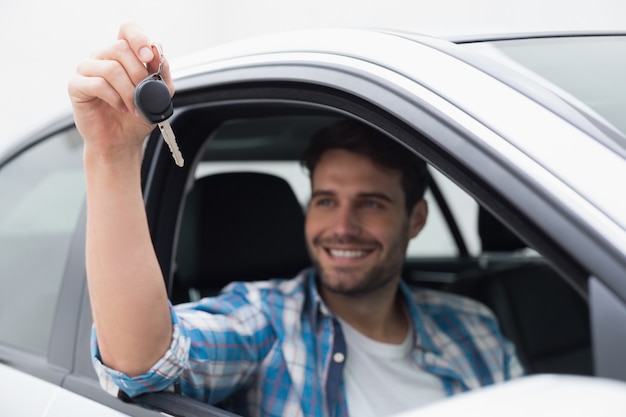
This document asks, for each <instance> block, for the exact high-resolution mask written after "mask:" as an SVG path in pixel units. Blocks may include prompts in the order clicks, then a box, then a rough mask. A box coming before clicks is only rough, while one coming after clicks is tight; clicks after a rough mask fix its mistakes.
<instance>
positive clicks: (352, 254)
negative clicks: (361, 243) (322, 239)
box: [330, 249, 366, 258]
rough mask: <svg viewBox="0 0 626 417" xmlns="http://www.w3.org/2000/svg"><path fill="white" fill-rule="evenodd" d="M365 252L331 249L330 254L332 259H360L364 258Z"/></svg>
mask: <svg viewBox="0 0 626 417" xmlns="http://www.w3.org/2000/svg"><path fill="white" fill-rule="evenodd" d="M365 253H366V252H365V251H362V250H338V249H331V250H330V254H331V255H332V256H333V257H334V258H362V257H364V256H365Z"/></svg>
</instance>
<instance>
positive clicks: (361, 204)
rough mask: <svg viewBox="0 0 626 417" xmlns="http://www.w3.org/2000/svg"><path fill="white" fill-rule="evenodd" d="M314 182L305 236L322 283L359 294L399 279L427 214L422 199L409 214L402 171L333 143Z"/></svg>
mask: <svg viewBox="0 0 626 417" xmlns="http://www.w3.org/2000/svg"><path fill="white" fill-rule="evenodd" d="M311 188H312V196H311V202H310V203H309V208H308V213H307V217H306V239H307V246H308V249H309V253H310V255H311V259H312V260H313V264H314V265H315V266H316V267H317V269H318V271H319V275H320V278H321V284H322V286H323V287H324V289H326V290H329V291H332V292H335V293H341V294H345V295H353V296H359V295H364V294H368V293H371V292H373V291H375V290H377V289H378V288H381V287H383V286H385V285H388V284H389V283H391V282H393V281H394V280H396V279H398V278H399V277H400V272H401V269H402V263H403V261H404V255H405V252H406V248H407V245H408V242H409V240H410V239H412V238H413V237H415V236H416V235H417V233H419V231H420V230H421V229H422V227H423V225H424V222H425V221H426V214H427V213H426V212H427V208H426V203H425V202H424V201H421V202H420V203H418V204H417V205H416V207H415V208H414V209H413V211H412V213H409V214H407V212H406V208H405V196H404V192H403V190H402V186H401V174H400V172H399V171H393V170H387V169H383V168H380V167H378V166H376V165H374V164H373V163H372V161H371V160H370V159H369V158H367V157H365V156H362V155H359V154H355V153H352V152H348V151H345V150H340V149H333V150H329V151H327V152H326V153H324V154H323V155H322V158H321V159H320V161H319V163H318V164H317V166H316V168H315V171H314V173H313V176H312V178H311Z"/></svg>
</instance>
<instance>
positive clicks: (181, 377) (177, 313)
mask: <svg viewBox="0 0 626 417" xmlns="http://www.w3.org/2000/svg"><path fill="white" fill-rule="evenodd" d="M257 292H258V291H252V292H251V291H250V290H249V289H248V288H247V286H246V285H245V284H241V285H238V286H233V287H231V288H230V289H229V291H228V293H226V294H223V295H220V296H219V297H212V298H205V299H202V300H200V301H199V302H195V303H186V304H182V305H177V306H174V307H172V306H170V311H171V318H172V326H173V336H172V342H171V344H170V347H169V349H168V350H167V352H166V353H165V354H164V356H163V357H162V358H161V359H160V360H159V361H158V362H157V363H155V364H154V366H153V367H152V368H151V369H150V370H149V371H148V372H146V373H145V374H144V375H139V376H136V377H129V376H128V375H125V374H124V373H122V372H119V371H117V370H114V369H111V368H109V367H107V366H106V365H105V364H103V363H102V361H101V359H100V355H99V350H98V344H97V339H96V334H95V329H94V331H92V357H93V363H94V368H95V370H96V373H97V375H98V378H99V380H100V384H101V386H102V387H103V388H104V389H105V390H106V391H107V392H109V393H111V394H113V395H116V394H117V393H118V390H120V389H121V390H122V391H124V393H125V394H127V395H128V396H130V397H134V396H137V395H139V394H142V393H146V392H155V391H162V390H166V389H168V388H169V387H171V386H173V384H174V383H175V382H180V385H181V389H182V392H183V393H184V394H185V395H188V396H191V397H193V398H196V399H198V400H201V401H205V402H208V403H216V402H219V401H221V400H222V399H224V398H226V397H227V396H228V395H230V394H232V393H233V392H234V391H236V390H237V389H238V388H239V387H241V386H243V385H244V384H246V383H247V381H248V380H249V378H250V377H251V375H253V374H254V373H255V371H256V370H257V368H258V366H259V364H260V363H261V361H262V360H263V358H265V356H266V355H267V354H268V352H269V351H270V350H271V349H272V347H273V346H274V342H275V341H276V339H277V338H276V334H275V331H274V328H273V326H272V322H271V320H270V319H269V318H268V316H267V314H266V313H265V312H264V310H263V308H262V305H261V304H260V303H258V302H256V301H257V300H261V299H262V297H261V296H260V295H259V294H257Z"/></svg>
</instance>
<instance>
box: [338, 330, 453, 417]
mask: <svg viewBox="0 0 626 417" xmlns="http://www.w3.org/2000/svg"><path fill="white" fill-rule="evenodd" d="M339 322H340V323H341V328H342V330H343V333H344V338H345V340H346V346H347V361H346V364H345V367H344V382H345V387H346V395H347V400H348V410H349V413H350V415H351V416H358V417H370V416H371V417H383V416H390V415H393V414H397V413H400V412H403V411H407V410H410V409H413V408H416V407H419V406H423V405H425V404H428V403H431V402H433V401H436V400H439V399H442V398H444V397H446V392H445V390H444V387H443V383H442V382H441V380H440V379H439V378H438V377H437V376H435V375H432V374H429V373H428V372H425V371H424V370H423V369H422V368H420V367H419V366H418V365H417V364H416V363H415V361H413V360H412V359H411V350H412V349H413V345H414V340H415V335H414V332H413V329H412V328H411V331H409V332H408V334H407V336H406V338H405V340H404V341H403V342H402V343H401V344H398V345H396V344H389V343H381V342H378V341H375V340H373V339H370V338H369V337H367V336H365V335H363V334H361V333H360V332H359V331H357V330H356V329H354V328H353V327H351V326H350V325H349V324H347V323H346V322H344V321H343V320H341V319H339Z"/></svg>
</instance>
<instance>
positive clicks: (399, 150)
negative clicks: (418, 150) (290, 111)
mask: <svg viewBox="0 0 626 417" xmlns="http://www.w3.org/2000/svg"><path fill="white" fill-rule="evenodd" d="M331 149H343V150H346V151H349V152H354V153H356V154H359V155H363V156H366V157H368V158H369V159H370V160H371V161H372V162H374V164H376V165H378V166H380V167H383V168H387V169H391V170H395V171H400V174H401V177H402V189H403V191H404V196H405V200H406V209H407V213H410V212H411V210H413V207H414V206H415V204H417V202H418V201H420V200H422V199H423V198H424V193H425V191H426V187H427V186H428V170H427V169H426V163H425V162H424V161H423V160H422V159H421V158H420V157H418V156H417V155H415V154H414V153H413V152H411V151H410V150H408V149H406V148H405V147H404V146H403V145H401V144H400V143H398V142H396V141H395V140H393V139H391V138H390V137H388V136H387V135H385V134H383V133H382V132H380V131H378V130H376V129H374V128H372V127H369V126H367V125H366V124H364V123H360V122H357V121H355V120H351V119H345V120H341V121H339V122H335V123H333V124H331V125H329V126H327V127H325V128H322V129H320V130H319V131H318V132H317V133H315V135H313V137H312V138H311V141H310V143H309V145H308V147H307V148H306V150H305V151H304V153H303V155H302V165H303V166H304V167H306V168H307V169H308V171H309V175H310V177H311V178H313V172H314V171H315V167H316V166H317V164H318V162H319V161H320V159H321V158H322V155H324V153H325V152H326V151H328V150H331Z"/></svg>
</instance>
